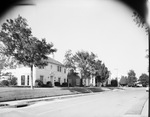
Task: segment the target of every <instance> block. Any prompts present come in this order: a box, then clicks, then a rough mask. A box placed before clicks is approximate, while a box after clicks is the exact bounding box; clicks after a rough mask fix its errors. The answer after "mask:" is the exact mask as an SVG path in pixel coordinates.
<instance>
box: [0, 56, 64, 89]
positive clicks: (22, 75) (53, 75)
mask: <svg viewBox="0 0 150 117" xmlns="http://www.w3.org/2000/svg"><path fill="white" fill-rule="evenodd" d="M2 72H4V73H6V72H11V73H12V75H14V76H15V77H17V85H18V86H30V85H31V81H30V80H31V79H30V78H31V69H30V67H26V66H23V65H18V66H17V68H15V69H6V70H2ZM37 79H40V80H42V81H43V83H44V84H46V83H47V82H48V81H51V82H52V84H53V86H54V83H55V82H60V84H62V83H64V82H67V73H66V68H65V67H64V65H63V64H61V63H60V62H58V61H56V60H54V59H52V58H48V65H47V66H45V67H41V68H38V67H33V86H34V85H35V80H37Z"/></svg>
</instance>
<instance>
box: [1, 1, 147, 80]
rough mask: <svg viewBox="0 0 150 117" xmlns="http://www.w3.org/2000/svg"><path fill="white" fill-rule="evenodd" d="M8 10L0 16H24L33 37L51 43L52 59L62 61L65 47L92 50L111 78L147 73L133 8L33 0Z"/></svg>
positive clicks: (142, 36) (144, 36)
mask: <svg viewBox="0 0 150 117" xmlns="http://www.w3.org/2000/svg"><path fill="white" fill-rule="evenodd" d="M34 4H35V5H29V6H28V5H25V6H23V5H21V6H19V5H18V6H15V7H13V8H12V9H10V10H9V11H8V12H7V13H6V14H5V15H4V16H3V17H2V19H1V21H0V24H2V23H3V22H4V21H5V20H6V19H10V18H11V19H14V18H16V17H17V16H18V15H21V16H22V17H24V18H26V19H27V21H28V24H29V26H30V27H31V28H32V33H33V36H35V37H38V38H39V39H41V38H45V39H46V41H47V42H48V43H51V42H52V43H53V44H54V48H56V49H57V52H56V53H55V54H54V59H56V60H58V61H60V62H62V63H63V60H64V55H65V53H66V51H67V50H69V49H70V50H72V52H73V53H75V52H77V51H81V50H84V51H88V52H93V53H95V54H96V55H97V56H98V59H100V60H101V61H102V62H103V63H105V65H106V67H107V68H108V69H109V70H110V72H111V77H120V76H122V75H127V73H128V72H129V70H131V69H132V70H134V71H135V73H136V76H137V77H139V76H140V75H141V74H142V73H147V74H148V59H146V57H145V56H146V54H147V52H146V49H148V35H147V34H146V32H145V30H144V29H143V28H140V27H138V26H137V25H136V23H135V22H134V21H133V17H132V15H133V11H132V9H129V8H127V7H126V6H124V5H123V4H121V3H119V2H117V1H114V0H34Z"/></svg>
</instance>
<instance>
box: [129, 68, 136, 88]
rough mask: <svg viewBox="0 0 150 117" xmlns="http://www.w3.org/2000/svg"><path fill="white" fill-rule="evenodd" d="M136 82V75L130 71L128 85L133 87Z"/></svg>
mask: <svg viewBox="0 0 150 117" xmlns="http://www.w3.org/2000/svg"><path fill="white" fill-rule="evenodd" d="M136 81H137V78H136V74H135V72H134V70H130V71H129V72H128V85H129V86H133V85H134V83H135V82H136Z"/></svg>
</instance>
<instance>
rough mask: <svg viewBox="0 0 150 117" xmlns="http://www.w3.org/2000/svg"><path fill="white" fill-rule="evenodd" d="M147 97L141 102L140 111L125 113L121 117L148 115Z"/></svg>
mask: <svg viewBox="0 0 150 117" xmlns="http://www.w3.org/2000/svg"><path fill="white" fill-rule="evenodd" d="M148 104H149V98H148V99H147V100H146V102H145V103H144V104H143V107H142V110H141V112H140V113H134V114H127V115H123V116H122V117H149V116H148V111H149V105H148Z"/></svg>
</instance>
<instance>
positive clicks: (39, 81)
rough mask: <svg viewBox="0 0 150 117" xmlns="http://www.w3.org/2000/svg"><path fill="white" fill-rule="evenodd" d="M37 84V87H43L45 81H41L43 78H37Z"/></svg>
mask: <svg viewBox="0 0 150 117" xmlns="http://www.w3.org/2000/svg"><path fill="white" fill-rule="evenodd" d="M35 86H36V87H42V86H43V81H41V80H36V81H35Z"/></svg>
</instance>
